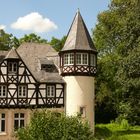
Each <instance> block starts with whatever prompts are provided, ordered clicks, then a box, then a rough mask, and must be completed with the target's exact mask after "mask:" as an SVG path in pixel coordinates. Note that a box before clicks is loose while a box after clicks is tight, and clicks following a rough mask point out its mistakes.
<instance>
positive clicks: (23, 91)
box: [18, 85, 27, 98]
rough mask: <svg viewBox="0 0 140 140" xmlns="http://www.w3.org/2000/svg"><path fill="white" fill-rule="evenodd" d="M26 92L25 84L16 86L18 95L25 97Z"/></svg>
mask: <svg viewBox="0 0 140 140" xmlns="http://www.w3.org/2000/svg"><path fill="white" fill-rule="evenodd" d="M26 94H27V86H26V85H20V86H19V87H18V97H22V98H23V97H26Z"/></svg>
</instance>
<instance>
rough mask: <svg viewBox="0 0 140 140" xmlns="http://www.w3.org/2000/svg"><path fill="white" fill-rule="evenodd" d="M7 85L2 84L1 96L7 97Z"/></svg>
mask: <svg viewBox="0 0 140 140" xmlns="http://www.w3.org/2000/svg"><path fill="white" fill-rule="evenodd" d="M6 92H7V87H6V85H0V97H6Z"/></svg>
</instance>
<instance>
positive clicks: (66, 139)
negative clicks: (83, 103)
mask: <svg viewBox="0 0 140 140" xmlns="http://www.w3.org/2000/svg"><path fill="white" fill-rule="evenodd" d="M17 137H18V139H19V140H94V137H93V131H92V130H91V128H90V126H89V124H88V123H87V122H86V121H82V119H81V118H80V117H79V116H78V117H76V116H75V117H66V116H65V115H64V114H63V113H58V112H52V111H46V110H42V111H37V110H36V111H35V112H34V113H33V115H32V117H31V121H30V123H29V125H27V126H26V127H25V128H21V129H19V130H18V131H17Z"/></svg>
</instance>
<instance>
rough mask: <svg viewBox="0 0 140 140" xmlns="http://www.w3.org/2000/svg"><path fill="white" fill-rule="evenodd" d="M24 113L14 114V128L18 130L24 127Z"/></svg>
mask: <svg viewBox="0 0 140 140" xmlns="http://www.w3.org/2000/svg"><path fill="white" fill-rule="evenodd" d="M24 119H25V118H24V113H15V114H14V128H15V129H18V128H21V127H24Z"/></svg>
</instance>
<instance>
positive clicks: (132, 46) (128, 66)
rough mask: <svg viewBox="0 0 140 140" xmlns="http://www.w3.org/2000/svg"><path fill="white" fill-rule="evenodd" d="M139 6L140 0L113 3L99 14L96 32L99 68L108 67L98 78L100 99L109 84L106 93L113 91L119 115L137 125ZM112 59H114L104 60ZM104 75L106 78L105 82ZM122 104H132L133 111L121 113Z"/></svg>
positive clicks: (138, 103)
mask: <svg viewBox="0 0 140 140" xmlns="http://www.w3.org/2000/svg"><path fill="white" fill-rule="evenodd" d="M139 7H140V0H112V1H111V4H110V6H109V9H108V10H106V11H104V12H102V13H100V14H99V15H98V23H97V25H96V28H95V30H94V31H93V35H94V42H95V45H96V47H97V48H98V50H99V65H100V67H102V68H104V70H103V71H102V73H100V75H98V77H97V83H98V84H99V85H97V96H99V91H100V90H101V89H99V88H98V87H101V85H103V84H104V83H107V84H105V85H106V87H107V88H106V89H107V91H106V92H107V93H110V92H111V94H109V96H107V97H113V99H114V100H113V102H114V103H115V108H116V111H117V112H118V115H121V116H124V117H125V118H126V119H128V120H129V122H130V123H135V124H140V118H139V116H140V110H139V108H140V96H139V94H140V71H139V70H140V55H139V54H140V14H139V13H140V8H139ZM108 57H110V59H109V60H108V61H104V60H107V58H108ZM101 62H104V63H101ZM109 62H111V63H109ZM110 64H111V67H110ZM105 66H106V67H105ZM101 76H104V78H102V80H101V78H100V77H101ZM108 77H110V79H109V81H108V80H107V79H108ZM103 92H104V91H103ZM110 95H111V96H110ZM106 104H107V103H106ZM122 104H123V106H128V105H129V108H130V110H131V112H130V111H127V112H126V110H125V109H122V110H121V108H122ZM126 114H127V115H126Z"/></svg>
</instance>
